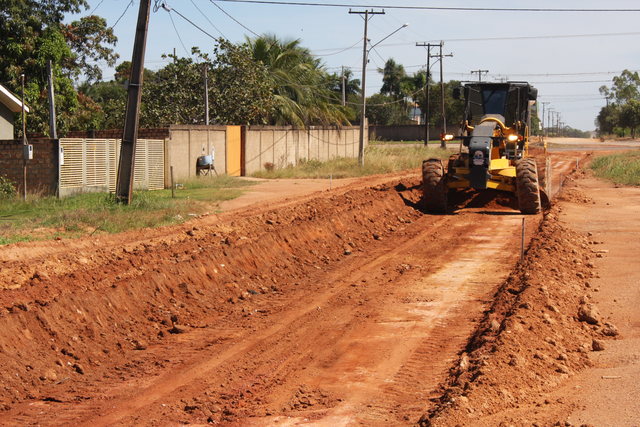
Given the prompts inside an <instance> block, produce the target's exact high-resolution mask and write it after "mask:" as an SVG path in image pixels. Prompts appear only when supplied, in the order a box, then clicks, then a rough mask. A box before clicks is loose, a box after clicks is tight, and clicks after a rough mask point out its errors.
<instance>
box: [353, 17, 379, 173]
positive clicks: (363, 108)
mask: <svg viewBox="0 0 640 427" xmlns="http://www.w3.org/2000/svg"><path fill="white" fill-rule="evenodd" d="M349 13H350V14H357V15H364V40H363V42H362V91H361V92H362V105H361V107H360V140H359V141H358V163H359V164H360V166H364V122H365V120H366V113H367V94H366V87H367V86H366V85H367V64H368V63H369V58H368V50H367V44H368V42H369V39H368V38H367V36H368V31H369V19H371V18H373V16H374V15H384V14H385V13H384V10H382V11H379V12H376V11H374V10H373V9H371V10H368V9H367V10H364V11H355V10H351V9H349ZM369 15H371V17H370V16H369Z"/></svg>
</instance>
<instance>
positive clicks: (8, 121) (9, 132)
mask: <svg viewBox="0 0 640 427" xmlns="http://www.w3.org/2000/svg"><path fill="white" fill-rule="evenodd" d="M24 110H25V111H26V112H27V113H28V112H29V107H27V106H26V105H25V106H24ZM21 111H22V101H21V100H20V99H19V98H18V97H17V96H15V95H14V94H12V93H11V92H10V91H9V90H8V89H7V88H5V87H4V86H2V85H0V140H6V139H13V135H14V133H13V124H14V118H15V114H16V113H19V112H21Z"/></svg>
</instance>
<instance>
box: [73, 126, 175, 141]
mask: <svg viewBox="0 0 640 427" xmlns="http://www.w3.org/2000/svg"><path fill="white" fill-rule="evenodd" d="M122 132H123V130H122V129H106V130H94V131H88V130H87V131H84V130H79V131H70V132H67V134H66V135H65V136H64V137H65V138H100V139H121V138H122ZM138 138H140V139H168V138H169V128H149V129H138Z"/></svg>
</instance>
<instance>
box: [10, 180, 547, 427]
mask: <svg viewBox="0 0 640 427" xmlns="http://www.w3.org/2000/svg"><path fill="white" fill-rule="evenodd" d="M388 179H389V178H387V180H388ZM366 181H371V180H370V179H369V180H366ZM366 181H365V180H361V181H360V183H358V184H357V185H355V184H354V185H351V186H348V187H347V188H346V189H341V190H338V191H334V192H325V193H322V194H317V195H316V196H314V197H312V198H308V197H307V198H306V199H303V200H302V201H301V202H300V203H298V204H296V203H293V202H288V203H287V204H286V205H285V206H284V207H280V208H277V209H275V210H271V211H268V210H266V209H255V208H254V209H249V210H248V211H245V212H242V213H240V214H238V213H236V214H235V215H234V217H235V218H236V219H233V220H226V221H221V222H220V223H218V224H214V225H207V224H198V225H196V226H195V228H196V229H195V230H188V231H189V234H192V235H189V234H185V233H184V231H182V230H180V229H178V230H176V231H174V232H173V233H172V232H170V231H165V232H164V233H161V232H155V233H156V234H155V237H152V238H150V239H145V240H142V239H140V238H139V237H138V236H136V235H135V233H132V234H134V237H138V239H137V240H134V242H135V243H131V244H128V245H127V246H126V248H125V249H121V248H119V243H120V242H121V239H122V237H121V236H115V237H114V241H113V242H104V240H105V238H101V239H100V241H101V244H100V247H98V248H91V244H88V243H86V242H83V243H80V245H82V247H80V248H78V250H77V252H76V253H73V254H72V255H69V254H65V255H64V256H63V255H62V254H60V253H56V252H55V251H53V250H47V249H37V250H34V251H33V253H34V254H44V256H42V255H36V257H34V258H35V259H34V258H32V259H31V261H32V262H33V261H36V259H38V260H39V261H40V262H38V263H37V264H36V266H35V267H34V269H35V271H34V270H30V269H29V267H28V265H26V264H25V263H24V262H21V261H18V260H14V261H5V262H4V263H3V270H2V275H3V277H4V278H5V280H8V281H10V282H12V283H11V286H10V287H14V288H16V289H14V290H12V291H9V290H7V291H5V292H4V293H3V294H2V298H3V299H2V304H3V306H4V307H7V310H5V314H4V315H3V316H2V318H0V321H1V322H2V323H3V324H4V328H3V331H2V332H0V340H1V341H0V342H2V343H4V345H5V349H6V350H9V349H10V347H9V344H10V345H11V347H12V348H11V350H10V351H6V350H5V352H4V353H3V354H4V357H3V361H2V365H3V368H4V370H5V372H10V373H11V375H10V376H9V377H8V379H7V381H6V382H5V390H4V392H3V399H4V401H5V402H7V403H6V405H7V406H6V409H7V410H6V411H5V412H4V413H2V414H1V415H0V422H2V423H3V424H4V423H9V424H11V423H16V424H24V423H38V424H57V425H59V424H79V423H81V422H84V423H86V424H94V425H95V424H99V425H108V424H121V423H124V424H130V425H133V424H136V425H138V424H150V425H160V424H166V423H185V422H190V423H206V422H227V423H237V424H239V425H240V424H246V423H249V422H253V423H256V424H264V423H281V422H295V421H296V420H300V421H302V420H304V419H313V420H315V421H316V422H319V423H324V424H327V425H336V424H351V423H354V422H356V423H358V422H363V423H366V424H378V425H384V424H388V423H390V422H391V423H407V422H410V421H411V420H413V421H414V422H415V421H416V420H417V419H418V418H419V417H420V415H421V413H422V412H423V411H424V404H425V401H426V400H427V399H428V398H429V397H432V395H431V394H430V393H431V391H432V390H434V389H435V388H436V386H437V384H438V383H439V382H440V381H441V380H442V379H443V378H444V375H445V374H446V371H447V367H448V364H449V363H450V361H451V359H452V357H453V356H454V355H455V354H456V353H457V352H458V351H459V350H460V348H461V346H463V345H464V343H465V340H466V337H467V336H468V335H469V334H470V333H471V331H472V329H473V325H474V320H475V319H477V318H478V317H479V316H480V315H481V313H482V309H483V307H484V302H485V301H487V300H489V299H490V297H491V294H492V292H493V291H494V289H495V288H496V286H497V285H498V284H499V283H500V282H501V281H502V280H503V279H504V278H505V277H506V275H507V274H508V273H509V271H510V270H511V268H512V267H513V265H514V263H515V262H516V261H517V259H518V252H517V250H516V251H514V250H513V248H517V247H519V235H520V225H521V220H520V218H521V216H520V215H519V214H518V213H517V212H514V211H512V210H510V209H509V208H505V207H501V206H499V205H496V204H494V205H493V206H490V207H487V208H484V209H471V208H470V209H468V210H461V211H459V212H458V214H457V215H452V216H428V215H424V214H423V213H421V212H420V211H419V210H417V209H416V205H415V204H416V202H418V200H419V192H418V190H417V189H416V188H415V185H416V184H418V180H417V177H416V178H412V179H408V178H404V179H401V180H400V182H399V181H397V180H392V181H391V182H389V184H382V185H377V186H374V187H370V185H368V184H369V183H367V182H366ZM203 223H204V221H203ZM535 223H536V218H530V220H529V222H528V224H529V228H530V230H531V231H532V230H533V229H535V226H536V224H535ZM194 224H196V223H193V224H192V225H194ZM475 224H477V225H481V226H477V227H476V226H474V225H475ZM528 234H529V235H531V233H528ZM152 236H154V235H153V234H152ZM140 237H142V236H140ZM130 240H133V239H130ZM102 242H104V243H102ZM105 243H106V244H105ZM40 245H44V244H40ZM51 245H53V246H55V243H54V244H51ZM34 246H37V245H34ZM5 250H8V251H11V248H8V249H5ZM25 250H27V247H25V246H24V245H23V249H18V252H22V251H25ZM14 251H15V250H14ZM61 258H62V259H61ZM4 259H7V258H4ZM61 260H64V262H60V261H61ZM5 283H6V282H5ZM25 309H26V310H25ZM172 319H173V320H172ZM174 324H175V325H174ZM171 332H181V333H177V334H176V333H171ZM16 350H17V352H16ZM28 354H29V355H33V354H37V357H35V358H33V357H28V356H26V355H28ZM26 360H28V362H27V363H28V365H27V364H26V363H25V362H26Z"/></svg>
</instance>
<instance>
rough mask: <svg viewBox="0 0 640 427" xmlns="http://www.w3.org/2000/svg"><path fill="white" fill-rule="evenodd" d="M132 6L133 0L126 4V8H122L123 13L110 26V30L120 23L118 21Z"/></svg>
mask: <svg viewBox="0 0 640 427" xmlns="http://www.w3.org/2000/svg"><path fill="white" fill-rule="evenodd" d="M132 5H133V0H131V1H130V2H129V4H127V7H125V8H124V12H122V15H120V17H119V18H118V19H116V22H115V24H113V25H112V26H111V29H113V28H115V26H116V25H118V22H120V20H121V19H122V17H123V16H124V15H125V14H126V13H127V10H129V8H130V7H131V6H132Z"/></svg>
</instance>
